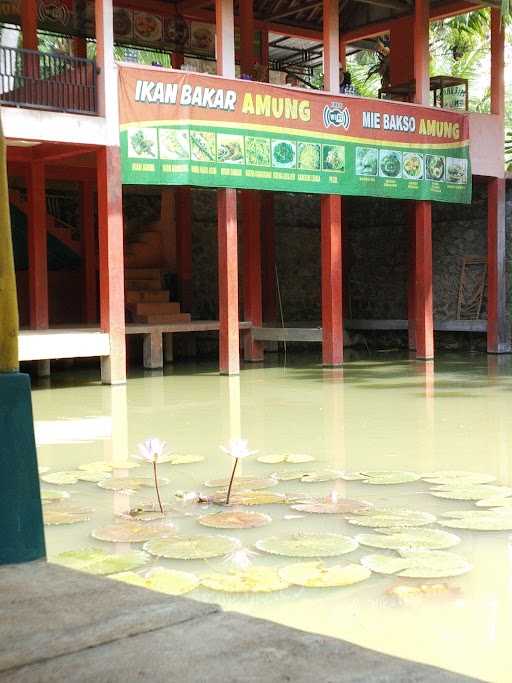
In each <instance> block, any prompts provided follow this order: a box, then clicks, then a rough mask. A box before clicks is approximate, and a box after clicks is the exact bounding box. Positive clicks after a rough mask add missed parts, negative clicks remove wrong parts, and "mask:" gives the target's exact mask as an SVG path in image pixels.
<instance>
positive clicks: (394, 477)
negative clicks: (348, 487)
mask: <svg viewBox="0 0 512 683" xmlns="http://www.w3.org/2000/svg"><path fill="white" fill-rule="evenodd" d="M361 474H362V475H363V476H364V477H365V482H366V483H367V484H381V485H384V484H408V483H410V482H413V481H418V479H419V478H420V475H419V474H416V472H402V471H394V470H371V471H365V472H361Z"/></svg>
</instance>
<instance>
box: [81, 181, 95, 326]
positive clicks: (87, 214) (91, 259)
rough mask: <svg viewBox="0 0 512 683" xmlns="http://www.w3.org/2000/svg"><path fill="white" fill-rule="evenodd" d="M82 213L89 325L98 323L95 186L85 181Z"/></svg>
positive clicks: (84, 279)
mask: <svg viewBox="0 0 512 683" xmlns="http://www.w3.org/2000/svg"><path fill="white" fill-rule="evenodd" d="M80 189H81V201H80V208H81V211H82V263H83V287H84V318H85V322H86V323H88V324H89V325H92V324H94V323H97V322H98V275H97V263H96V260H97V256H96V252H97V250H96V211H95V205H94V202H95V197H94V193H95V190H96V188H95V185H94V183H93V182H92V181H90V180H86V181H84V182H82V183H81V188H80Z"/></svg>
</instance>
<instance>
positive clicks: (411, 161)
mask: <svg viewBox="0 0 512 683" xmlns="http://www.w3.org/2000/svg"><path fill="white" fill-rule="evenodd" d="M404 178H410V179H411V180H420V179H421V178H423V157H422V156H421V154H416V152H406V153H405V154H404Z"/></svg>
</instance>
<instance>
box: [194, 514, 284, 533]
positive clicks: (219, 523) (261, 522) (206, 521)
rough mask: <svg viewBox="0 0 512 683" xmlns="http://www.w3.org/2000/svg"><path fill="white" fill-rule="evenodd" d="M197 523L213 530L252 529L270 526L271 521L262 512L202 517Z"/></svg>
mask: <svg viewBox="0 0 512 683" xmlns="http://www.w3.org/2000/svg"><path fill="white" fill-rule="evenodd" d="M197 521H198V522H199V524H202V525H203V526H209V527H213V528H214V529H252V528H255V527H261V526H266V525H267V524H270V522H271V521H272V519H271V517H269V516H268V515H264V514H263V513H262V512H243V511H233V512H215V513H213V514H211V515H204V516H203V517H199V519H198V520H197Z"/></svg>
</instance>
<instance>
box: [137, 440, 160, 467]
mask: <svg viewBox="0 0 512 683" xmlns="http://www.w3.org/2000/svg"><path fill="white" fill-rule="evenodd" d="M166 446H167V443H166V442H165V441H161V440H160V439H158V438H157V437H156V436H154V437H152V438H150V439H146V440H145V441H143V442H142V443H140V444H138V446H137V448H138V451H139V452H138V454H137V455H134V456H133V457H134V458H136V459H137V460H143V461H144V462H148V463H150V464H151V465H154V464H158V463H159V462H160V461H161V460H162V459H163V458H164V457H165V456H166V453H164V451H165V447H166Z"/></svg>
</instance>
